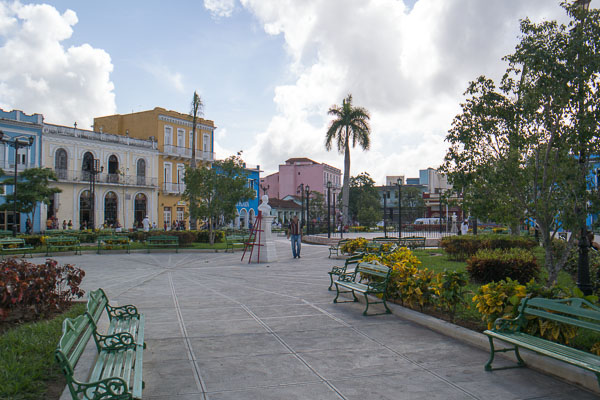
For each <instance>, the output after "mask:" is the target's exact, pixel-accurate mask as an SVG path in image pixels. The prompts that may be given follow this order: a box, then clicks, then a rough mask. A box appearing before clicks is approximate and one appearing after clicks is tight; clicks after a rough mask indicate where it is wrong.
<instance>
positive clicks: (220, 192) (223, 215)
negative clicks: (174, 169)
mask: <svg viewBox="0 0 600 400" xmlns="http://www.w3.org/2000/svg"><path fill="white" fill-rule="evenodd" d="M247 177H248V173H247V172H246V170H245V169H244V163H243V161H242V159H241V157H240V153H238V155H237V156H231V157H229V158H227V159H225V160H219V161H215V162H214V163H213V166H212V168H211V167H210V166H201V167H199V168H191V167H188V168H187V169H186V173H185V177H184V182H185V185H186V188H185V192H184V193H183V198H184V199H186V200H188V201H189V203H190V215H191V217H192V218H193V219H203V220H207V221H208V226H209V240H210V243H211V244H214V242H215V233H214V230H213V225H214V224H217V223H219V222H220V221H231V220H233V219H234V218H235V212H236V204H237V203H238V202H240V201H245V200H251V199H254V197H255V195H256V193H255V191H254V189H253V188H249V187H248V179H247Z"/></svg>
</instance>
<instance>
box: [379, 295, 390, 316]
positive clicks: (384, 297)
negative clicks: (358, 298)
mask: <svg viewBox="0 0 600 400" xmlns="http://www.w3.org/2000/svg"><path fill="white" fill-rule="evenodd" d="M381 299H382V300H383V306H384V307H385V313H386V314H391V313H392V310H390V309H389V307H388V305H387V296H385V295H384V296H383V297H382V298H381Z"/></svg>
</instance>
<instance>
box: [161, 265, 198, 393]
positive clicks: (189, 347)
mask: <svg viewBox="0 0 600 400" xmlns="http://www.w3.org/2000/svg"><path fill="white" fill-rule="evenodd" d="M169 259H170V257H169ZM168 277H169V285H170V286H171V294H172V296H173V301H174V302H175V311H176V314H177V320H178V321H179V329H180V330H181V333H182V335H183V338H184V341H185V346H186V350H187V353H188V358H189V360H190V361H191V362H192V366H193V369H194V379H195V381H196V386H197V387H198V390H199V391H200V393H202V396H203V397H204V399H206V389H205V388H206V385H205V384H204V381H203V380H202V375H201V374H200V369H199V368H198V364H197V363H196V355H195V354H194V349H193V348H192V344H191V343H190V339H189V336H188V334H187V330H186V329H185V323H184V321H183V316H182V315H181V308H180V307H179V301H178V299H177V293H176V291H175V284H174V283H173V275H172V274H171V272H169V273H168Z"/></svg>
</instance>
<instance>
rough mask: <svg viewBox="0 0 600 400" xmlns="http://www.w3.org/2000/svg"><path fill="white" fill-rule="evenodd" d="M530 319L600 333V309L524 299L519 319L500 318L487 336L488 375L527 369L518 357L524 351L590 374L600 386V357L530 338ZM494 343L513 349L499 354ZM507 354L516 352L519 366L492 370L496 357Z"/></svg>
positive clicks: (566, 301)
mask: <svg viewBox="0 0 600 400" xmlns="http://www.w3.org/2000/svg"><path fill="white" fill-rule="evenodd" d="M531 317H537V318H541V319H543V320H546V321H553V322H556V323H561V324H566V325H570V326H574V327H578V328H584V329H589V330H592V331H595V332H600V308H598V307H597V306H595V305H593V304H592V303H590V302H588V301H586V300H584V299H580V298H572V299H560V300H552V299H544V298H532V299H527V298H525V299H523V300H522V301H521V304H520V306H519V315H518V317H516V318H514V319H503V318H499V319H497V320H496V321H495V322H494V327H493V329H491V330H486V331H485V332H484V333H485V334H486V335H487V336H488V339H489V341H490V358H489V360H488V362H487V363H486V364H485V367H484V368H485V370H486V371H492V370H500V369H507V368H518V367H524V366H525V361H523V359H522V358H521V356H520V354H519V348H520V347H521V348H524V349H528V350H531V351H534V352H536V353H538V354H542V355H545V356H548V357H552V358H554V359H557V360H560V361H564V362H566V363H568V364H571V365H575V366H577V367H580V368H583V369H586V370H588V371H591V372H593V373H595V374H596V377H597V379H598V383H600V356H597V355H595V354H592V353H588V352H586V351H582V350H577V349H574V348H572V347H569V346H565V345H563V344H560V343H555V342H551V341H549V340H546V339H543V338H540V337H537V336H532V335H529V334H527V333H526V332H525V331H524V330H525V328H526V326H527V322H528V320H529V319H531ZM494 339H499V340H502V341H504V342H508V343H510V344H512V345H513V346H514V347H511V348H506V349H500V350H497V349H495V348H494ZM507 351H514V352H515V356H516V358H517V361H518V362H517V365H516V366H510V367H502V368H492V362H493V361H494V355H495V354H496V353H499V352H507Z"/></svg>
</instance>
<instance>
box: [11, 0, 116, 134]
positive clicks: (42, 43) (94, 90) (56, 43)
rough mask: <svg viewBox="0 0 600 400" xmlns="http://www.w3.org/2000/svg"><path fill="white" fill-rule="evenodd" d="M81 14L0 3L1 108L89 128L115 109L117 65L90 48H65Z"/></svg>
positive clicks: (39, 6) (85, 46) (103, 54)
mask: <svg viewBox="0 0 600 400" xmlns="http://www.w3.org/2000/svg"><path fill="white" fill-rule="evenodd" d="M75 24H77V15H76V14H75V12H73V11H71V10H67V11H65V12H64V13H62V14H60V13H59V12H58V11H57V10H56V9H55V8H54V7H52V6H49V5H47V4H40V5H33V4H31V5H22V4H21V3H19V2H12V3H8V2H0V43H3V44H2V45H1V46H0V107H1V108H3V109H5V110H10V109H13V108H16V109H21V110H23V111H25V112H27V113H32V112H37V113H42V114H44V115H45V117H47V118H48V120H49V122H55V123H62V124H68V125H71V124H73V123H74V122H75V121H78V123H79V126H81V127H88V126H90V125H91V124H92V120H93V117H94V116H96V115H107V114H112V113H114V112H115V111H116V105H115V94H114V92H113V90H114V85H113V83H112V82H111V80H110V73H111V72H112V70H113V65H112V62H111V59H110V56H109V55H108V53H106V52H105V51H104V50H102V49H95V48H93V47H92V46H90V45H89V44H83V45H80V46H71V47H69V48H68V49H66V50H65V48H64V47H63V46H62V44H61V42H62V41H64V40H65V39H68V38H70V37H71V35H72V34H73V28H72V27H73V26H74V25H75Z"/></svg>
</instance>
